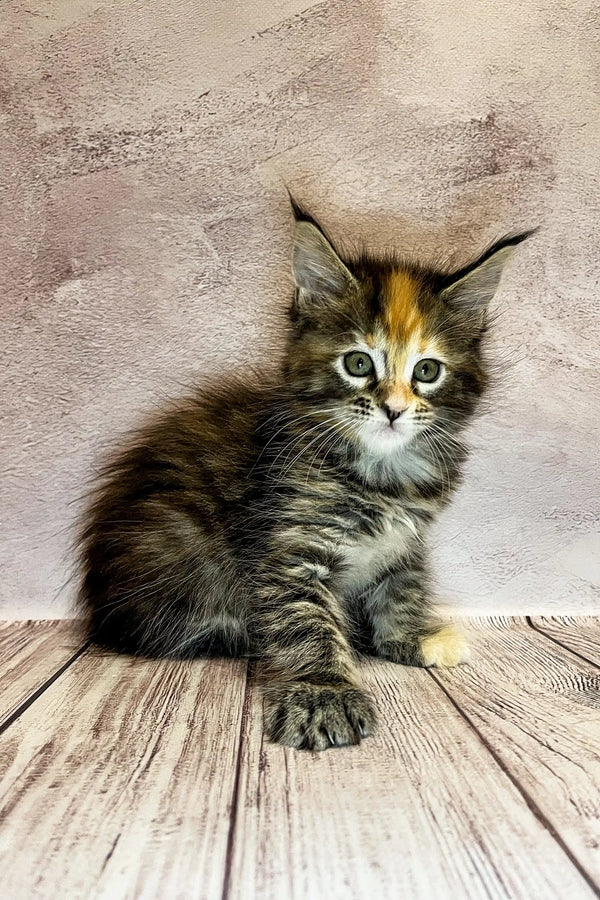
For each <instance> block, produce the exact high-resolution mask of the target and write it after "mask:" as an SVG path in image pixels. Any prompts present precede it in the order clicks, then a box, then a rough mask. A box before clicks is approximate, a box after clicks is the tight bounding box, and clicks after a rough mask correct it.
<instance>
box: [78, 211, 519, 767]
mask: <svg viewBox="0 0 600 900" xmlns="http://www.w3.org/2000/svg"><path fill="white" fill-rule="evenodd" d="M294 212H295V216H296V231H295V239H294V254H293V273H294V279H295V283H296V293H295V297H294V300H293V303H292V305H291V309H290V328H289V335H288V341H287V352H286V356H285V362H284V365H283V370H282V373H281V378H280V380H279V381H278V383H273V384H260V385H258V386H251V385H249V384H248V383H247V381H245V380H233V379H232V380H230V381H228V382H227V383H221V384H220V386H219V387H218V388H215V389H213V390H210V391H205V390H204V389H203V388H201V389H198V390H197V392H196V394H195V395H194V396H192V397H191V398H189V399H187V400H184V401H183V402H181V403H180V404H179V405H178V406H177V407H176V408H174V409H173V410H171V411H166V412H165V413H164V414H163V415H162V417H160V418H159V419H158V420H157V421H156V422H154V423H153V424H150V425H148V426H147V427H146V428H144V429H143V430H141V431H139V433H138V434H137V435H136V436H135V437H134V439H133V440H132V443H131V445H130V446H129V447H127V448H125V449H123V450H122V451H121V453H120V455H119V456H117V457H116V459H115V460H114V461H113V462H111V463H110V464H109V465H108V466H107V467H106V469H105V472H104V477H103V480H102V484H101V486H100V487H99V489H98V490H97V492H96V494H95V497H94V499H93V502H92V505H91V508H90V510H89V512H88V515H87V518H86V521H85V522H84V525H83V530H82V535H81V552H82V560H83V569H84V572H83V584H82V591H81V600H82V604H83V606H84V608H85V611H86V614H87V617H88V621H89V628H90V633H91V636H92V638H93V639H94V640H95V641H96V642H97V643H99V644H101V645H103V646H105V647H109V648H113V649H115V650H119V651H123V652H127V653H136V654H144V655H150V656H178V657H192V656H196V655H199V654H205V653H219V654H253V655H254V656H257V657H258V658H260V659H262V660H263V661H264V662H265V663H266V667H267V670H268V672H269V679H268V681H267V683H266V687H265V713H266V728H267V731H268V734H269V736H270V737H271V738H272V739H273V740H275V741H279V742H281V743H282V744H286V745H288V746H291V747H297V748H306V749H310V750H323V749H326V748H328V747H331V746H343V745H345V744H357V743H359V741H360V740H361V738H363V737H366V736H367V735H369V734H371V733H372V731H373V729H374V728H375V721H376V715H375V709H374V706H373V703H372V701H371V699H370V697H369V695H368V694H367V693H366V692H365V691H364V690H363V689H362V688H361V685H360V677H359V671H358V666H357V653H358V652H359V651H363V652H370V653H373V654H375V655H377V656H380V657H383V658H384V659H388V660H392V661H394V662H397V663H404V664H408V665H417V666H434V665H438V666H440V665H441V666H453V665H456V664H458V663H461V662H464V661H465V660H466V659H467V656H468V648H467V645H466V643H465V641H464V639H463V638H462V637H461V635H460V634H459V633H458V632H456V631H455V630H454V629H453V628H452V627H451V626H449V625H444V624H443V623H442V622H440V621H438V619H437V618H436V616H435V613H434V611H433V607H432V601H431V596H430V588H429V584H428V577H427V565H426V551H425V539H426V536H427V531H428V528H429V525H430V524H431V522H432V521H433V519H434V517H435V515H436V514H437V512H438V511H439V510H440V509H441V508H442V507H443V506H444V505H445V504H446V503H447V502H448V500H449V498H450V496H451V494H452V492H453V490H454V488H455V487H456V486H457V484H458V482H459V480H460V476H461V469H462V466H463V463H464V461H465V458H466V455H467V450H466V447H465V444H464V442H463V439H462V438H461V432H462V430H463V428H464V426H465V425H466V424H467V422H468V421H469V419H470V417H471V416H472V414H473V412H474V410H475V408H476V406H477V401H478V399H479V397H480V395H481V394H482V392H483V390H484V389H485V387H486V382H487V375H486V368H485V364H484V360H483V358H482V355H481V339H482V337H483V334H484V332H485V329H486V308H487V305H488V302H489V301H490V299H491V298H492V296H493V294H494V292H495V290H496V287H497V285H498V282H499V279H500V275H501V272H502V268H503V266H504V264H505V262H506V261H507V259H508V258H509V257H510V255H511V253H512V252H513V249H514V247H515V246H516V245H517V244H518V243H519V242H520V241H522V240H523V239H524V238H525V237H527V234H520V235H517V236H513V237H508V238H506V239H505V240H503V241H500V242H498V243H497V244H495V245H494V246H493V247H492V248H491V249H490V250H488V251H487V252H486V253H484V254H483V256H481V257H480V258H479V259H478V260H477V261H476V262H474V263H473V264H472V265H470V266H467V267H466V268H464V269H462V270H461V271H458V272H454V273H453V274H444V273H440V272H436V271H432V270H429V269H426V268H422V267H420V266H418V265H414V264H412V263H407V262H405V261H401V260H398V259H392V258H386V259H376V258H373V257H370V256H366V255H363V256H361V257H358V258H356V259H354V260H349V259H344V260H343V259H342V258H341V257H340V256H339V255H338V253H336V251H335V249H334V247H333V245H332V243H331V241H330V240H329V239H328V238H327V236H326V234H325V233H324V231H323V230H322V229H321V228H320V227H319V226H318V225H317V223H316V222H315V220H314V219H312V218H311V217H310V216H309V215H307V214H306V213H305V212H304V211H302V210H301V209H300V208H298V207H297V206H295V205H294Z"/></svg>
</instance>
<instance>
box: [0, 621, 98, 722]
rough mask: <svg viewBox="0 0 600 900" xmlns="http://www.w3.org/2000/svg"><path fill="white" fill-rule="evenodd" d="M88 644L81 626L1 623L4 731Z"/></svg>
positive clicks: (0, 699) (0, 685)
mask: <svg viewBox="0 0 600 900" xmlns="http://www.w3.org/2000/svg"><path fill="white" fill-rule="evenodd" d="M84 642H85V638H84V636H83V634H82V632H81V627H80V625H79V623H78V622H73V621H64V620H63V621H47V622H0V728H1V727H2V724H3V723H4V722H6V720H7V719H9V718H10V716H11V715H12V714H13V713H14V712H15V710H16V709H18V707H19V706H21V704H23V703H26V702H27V700H28V699H30V698H31V696H32V694H34V693H35V692H36V691H37V690H39V688H40V687H41V686H42V685H43V684H45V683H46V682H47V681H48V680H49V679H50V678H52V677H53V676H54V675H55V674H56V673H57V672H58V671H59V670H60V669H61V668H62V667H63V666H64V665H65V664H67V663H68V662H69V660H70V659H72V658H73V656H74V655H75V654H76V653H77V651H78V650H80V649H81V647H82V646H83V644H84Z"/></svg>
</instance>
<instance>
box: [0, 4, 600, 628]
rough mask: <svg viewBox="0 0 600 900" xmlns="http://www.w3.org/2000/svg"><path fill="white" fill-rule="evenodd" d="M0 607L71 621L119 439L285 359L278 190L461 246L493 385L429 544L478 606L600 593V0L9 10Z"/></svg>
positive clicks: (0, 239)
mask: <svg viewBox="0 0 600 900" xmlns="http://www.w3.org/2000/svg"><path fill="white" fill-rule="evenodd" d="M0 43H1V60H2V62H1V66H2V68H1V70H0V103H1V118H0V144H1V147H0V187H1V190H2V200H1V204H0V255H1V264H0V280H1V283H2V284H1V293H0V302H1V311H2V328H1V334H0V341H1V363H2V368H1V378H2V385H1V397H2V401H1V402H2V426H1V434H0V440H1V444H2V475H1V482H0V483H1V510H0V512H1V515H0V519H1V522H0V553H1V559H0V563H1V566H2V571H1V575H0V604H1V605H0V615H2V616H3V617H10V616H26V617H27V616H50V617H52V616H59V615H62V614H64V613H66V612H68V611H69V609H70V605H69V604H70V602H71V599H72V595H73V587H72V584H66V585H65V581H66V580H67V578H68V575H69V571H70V566H71V557H70V555H69V541H70V539H71V536H72V531H71V529H72V523H73V520H74V518H75V517H76V514H77V511H78V509H79V501H78V500H77V498H78V497H79V496H80V495H81V494H82V493H83V491H84V490H85V483H86V480H87V479H88V477H89V476H90V474H91V473H92V471H93V470H94V468H95V466H96V464H97V460H98V459H99V456H100V454H101V453H102V452H103V451H104V450H105V449H106V448H107V447H109V446H111V445H112V444H113V443H114V442H115V441H116V440H117V439H118V437H119V435H120V434H122V433H123V432H124V431H125V430H126V429H127V428H129V427H130V426H132V425H133V424H134V423H135V422H137V421H138V420H139V419H140V417H141V416H142V415H143V414H144V412H145V411H147V410H149V409H150V408H152V407H154V406H156V405H157V404H160V403H161V402H162V401H163V399H164V398H165V397H167V396H173V395H176V394H178V393H179V392H181V391H182V390H184V388H185V385H186V384H188V383H189V382H190V381H192V380H194V379H213V378H214V379H218V377H219V373H220V372H221V371H223V370H224V369H229V368H231V367H233V366H235V367H243V366H244V365H247V364H248V363H251V364H252V366H253V368H254V369H256V368H259V369H261V368H262V369H264V371H265V372H268V371H270V370H271V369H272V367H273V366H274V365H276V363H277V360H278V356H279V353H280V346H281V323H282V314H283V310H284V309H285V306H286V304H287V302H288V299H289V296H290V289H291V280H290V274H289V255H290V238H291V230H292V222H291V215H290V212H289V208H288V204H287V197H286V194H285V190H284V183H287V184H288V185H289V186H290V188H291V189H292V190H293V191H294V192H295V193H296V194H297V195H298V197H299V198H301V199H302V200H304V201H305V203H306V204H307V205H308V206H309V207H310V208H311V210H313V212H314V213H315V215H317V217H320V218H321V219H322V221H323V223H324V224H325V225H326V226H327V227H328V228H329V230H330V231H331V232H332V234H333V235H334V236H337V237H339V238H341V239H342V241H343V244H344V245H346V246H348V247H352V246H356V245H359V244H361V243H362V244H364V245H366V246H368V247H371V248H373V249H382V248H384V247H389V246H395V247H397V248H400V249H402V250H405V251H406V252H407V253H410V254H414V255H415V256H418V257H420V258H421V259H422V260H423V261H431V260H433V259H439V258H440V257H442V258H444V257H449V258H451V259H453V260H455V261H456V262H457V264H458V263H463V262H465V261H466V260H467V259H468V258H469V257H470V256H471V255H472V254H473V253H475V252H478V251H480V250H481V249H482V248H483V247H484V246H485V244H486V243H487V242H488V241H490V240H492V239H494V238H496V237H498V236H499V235H501V234H503V233H504V232H506V231H510V230H513V229H522V228H526V227H530V226H534V225H540V226H541V227H540V231H539V232H538V234H537V235H536V236H535V237H534V238H532V239H531V240H530V241H529V242H528V243H527V245H525V246H524V247H523V248H521V250H520V251H519V253H518V255H517V258H516V260H515V262H514V263H513V265H512V268H511V270H510V272H508V273H507V276H506V278H505V279H504V281H503V285H502V289H501V291H500V293H499V295H498V297H497V303H496V307H497V309H498V311H499V313H500V314H499V319H498V323H497V326H496V331H495V334H494V340H493V349H494V352H495V354H496V356H497V357H498V359H500V360H501V361H502V363H503V364H504V368H505V372H504V375H503V378H502V387H501V389H500V390H498V391H497V393H496V394H495V395H494V397H493V398H492V399H491V402H490V411H489V413H488V414H487V415H486V416H485V417H483V418H482V419H481V420H480V421H479V422H478V423H477V426H476V427H475V428H474V430H473V444H474V446H475V455H474V457H473V460H472V462H471V464H470V466H469V470H468V477H467V482H466V485H465V487H464V488H463V490H462V491H461V493H460V495H459V497H458V498H457V501H456V502H455V504H454V506H453V507H452V508H451V510H449V511H448V512H447V514H446V515H445V518H444V521H443V522H441V523H440V525H439V527H438V528H437V530H436V533H435V565H436V572H437V580H438V585H439V593H440V595H441V597H442V598H443V599H444V600H446V601H448V602H450V603H453V604H454V605H455V606H456V607H458V608H460V609H464V610H474V609H475V610H479V611H482V612H528V611H551V610H554V611H558V610H563V611H564V610H584V609H591V608H596V609H598V606H599V598H600V587H599V584H600V547H599V543H600V540H599V536H598V521H599V510H598V496H599V493H600V492H599V490H598V488H599V478H598V444H599V438H600V435H599V424H598V421H599V418H600V404H599V383H600V378H599V372H598V352H599V346H600V340H599V330H600V329H599V324H598V323H599V299H598V293H599V283H600V259H599V249H598V248H599V240H600V178H599V176H600V162H599V158H600V117H599V95H598V87H599V86H598V77H599V59H600V57H599V54H600V16H599V14H598V7H597V4H596V3H595V2H592V0H574V2H571V3H569V4H560V3H556V2H555V0H547V2H540V0H538V2H533V0H520V2H516V0H499V2H497V3H489V2H481V3H478V2H473V3H465V2H464V0H461V2H456V0H431V2H428V3H422V2H418V0H411V2H402V0H368V2H367V0H365V2H363V3H359V2H353V0H348V2H344V0H331V2H325V3H312V4H311V3H308V2H307V0H255V2H254V3H238V2H235V3H234V2H230V3H225V2H222V0H202V2H201V0H172V2H165V3H149V2H147V0H146V2H142V0H77V2H75V0H45V2H44V3H40V2H39V0H4V2H3V4H2V13H1V18H0Z"/></svg>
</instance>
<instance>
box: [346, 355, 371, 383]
mask: <svg viewBox="0 0 600 900" xmlns="http://www.w3.org/2000/svg"><path fill="white" fill-rule="evenodd" d="M344 365H345V367H346V372H349V373H350V375H356V376H357V377H358V378H365V376H367V375H370V374H371V372H372V371H373V360H372V359H371V357H370V356H369V354H368V353H362V352H361V351H360V350H353V351H352V353H346V355H345V357H344Z"/></svg>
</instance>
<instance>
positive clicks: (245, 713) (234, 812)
mask: <svg viewBox="0 0 600 900" xmlns="http://www.w3.org/2000/svg"><path fill="white" fill-rule="evenodd" d="M253 673H254V665H253V663H251V662H248V665H247V668H246V682H245V684H244V697H243V699H242V712H241V716H240V728H239V734H238V752H237V758H236V763H235V779H234V782H233V791H232V795H231V813H230V819H229V832H228V834H227V847H226V850H225V871H224V873H223V893H222V895H221V898H222V900H228V898H229V894H230V891H231V864H232V860H233V852H234V844H235V832H236V825H237V818H238V804H239V792H240V780H241V777H242V766H243V760H244V751H245V748H246V725H247V722H248V719H249V716H250V701H251V688H250V679H251V677H252V675H253Z"/></svg>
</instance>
